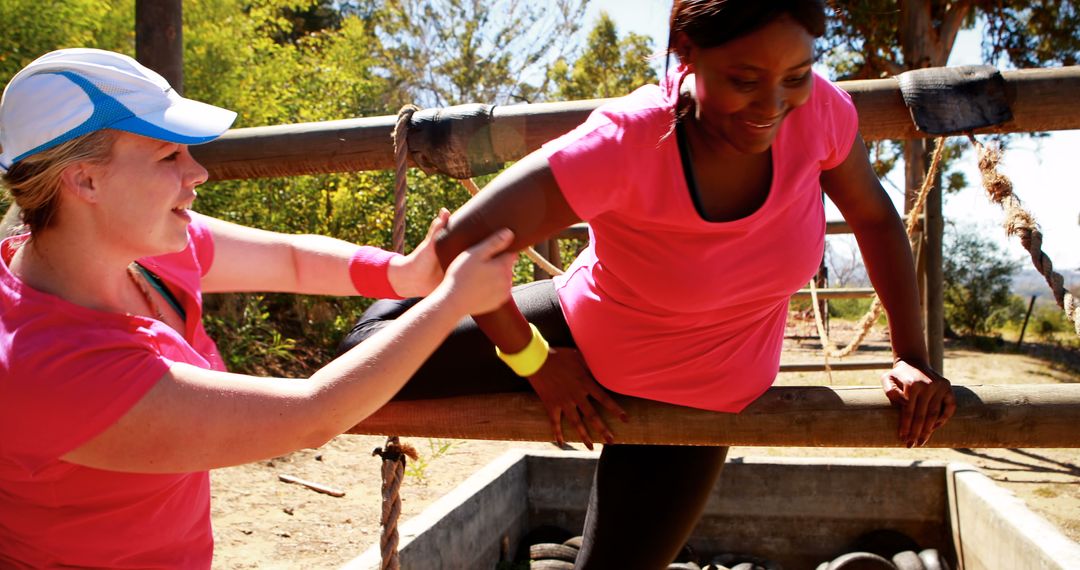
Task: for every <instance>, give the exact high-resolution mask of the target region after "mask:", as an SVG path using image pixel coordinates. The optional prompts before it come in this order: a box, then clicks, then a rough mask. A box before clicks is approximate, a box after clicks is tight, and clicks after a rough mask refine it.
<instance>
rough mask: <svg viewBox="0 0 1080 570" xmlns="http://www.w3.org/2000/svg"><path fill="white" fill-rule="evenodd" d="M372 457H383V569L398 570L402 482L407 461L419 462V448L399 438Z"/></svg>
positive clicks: (390, 439)
mask: <svg viewBox="0 0 1080 570" xmlns="http://www.w3.org/2000/svg"><path fill="white" fill-rule="evenodd" d="M371 454H372V455H377V456H379V457H381V458H382V500H383V502H382V517H381V518H380V519H379V523H380V524H381V525H382V535H381V536H380V537H379V551H380V552H381V553H382V570H398V568H399V562H398V530H397V525H398V517H400V516H401V493H400V491H401V481H402V479H404V478H405V458H406V457H409V458H412V459H416V458H417V457H418V455H417V454H416V449H414V448H413V447H412V446H411V445H408V444H402V443H401V442H400V441H398V437H397V436H396V435H394V436H390V437H389V438H388V439H387V440H386V445H385V446H383V447H376V448H375V451H372V452H371Z"/></svg>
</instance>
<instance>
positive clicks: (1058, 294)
mask: <svg viewBox="0 0 1080 570" xmlns="http://www.w3.org/2000/svg"><path fill="white" fill-rule="evenodd" d="M968 138H969V139H971V144H972V145H974V146H975V149H976V150H977V151H978V153H979V172H980V173H981V174H982V183H983V188H985V189H986V195H987V197H988V198H990V201H991V202H994V203H995V204H997V205H999V206H1001V207H1002V209H1003V210H1004V211H1005V233H1007V234H1008V235H1010V236H1017V237H1019V238H1020V243H1021V245H1023V246H1024V249H1026V250H1028V253H1029V254H1030V255H1031V263H1032V264H1033V265H1034V266H1035V269H1038V270H1039V273H1041V274H1042V276H1043V277H1044V278H1045V279H1046V283H1047V284H1048V285H1049V286H1050V290H1051V291H1052V292H1053V293H1054V299H1055V300H1056V301H1057V304H1058V306H1059V307H1061V308H1062V309H1064V310H1065V316H1066V317H1068V319H1069V320H1070V321H1072V323H1073V328H1074V329H1075V330H1076V334H1078V335H1080V310H1077V309H1080V302H1077V299H1076V297H1074V296H1073V295H1072V293H1069V291H1067V290H1066V289H1065V279H1064V278H1063V277H1062V276H1061V274H1060V273H1058V272H1056V271H1054V263H1053V262H1052V261H1051V260H1050V257H1049V256H1048V255H1046V253H1045V252H1043V250H1042V241H1043V236H1042V231H1041V230H1040V229H1039V225H1038V223H1037V222H1036V221H1035V217H1034V216H1032V215H1031V212H1028V211H1027V210H1026V209H1024V207H1023V206H1021V205H1020V199H1019V198H1017V197H1016V195H1015V194H1013V188H1012V181H1011V180H1009V178H1008V177H1007V176H1005V175H1004V174H1001V173H1000V172H998V170H997V166H998V163H999V162H1000V161H1001V150H1000V149H999V148H997V147H987V146H985V145H983V144H982V143H980V142H979V141H977V140H975V137H974V136H972V135H968Z"/></svg>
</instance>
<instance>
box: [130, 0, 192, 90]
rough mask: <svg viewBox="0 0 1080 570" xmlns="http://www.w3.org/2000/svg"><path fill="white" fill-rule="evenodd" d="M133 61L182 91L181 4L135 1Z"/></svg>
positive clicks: (176, 0) (175, 1) (170, 0)
mask: <svg viewBox="0 0 1080 570" xmlns="http://www.w3.org/2000/svg"><path fill="white" fill-rule="evenodd" d="M135 59H137V60H139V63H141V64H143V65H145V66H146V67H149V68H150V69H153V70H154V71H156V72H158V73H160V74H161V76H162V77H164V78H165V80H166V81H168V82H169V85H171V86H172V88H173V89H174V90H176V92H177V93H183V91H184V23H183V6H182V1H181V0H135Z"/></svg>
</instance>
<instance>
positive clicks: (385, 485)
mask: <svg viewBox="0 0 1080 570" xmlns="http://www.w3.org/2000/svg"><path fill="white" fill-rule="evenodd" d="M418 110H419V108H418V107H416V106H415V105H405V106H404V107H402V108H401V110H400V111H398V118H397V123H396V124H395V125H394V131H393V133H392V134H391V138H392V139H393V141H394V157H395V158H396V159H397V170H396V171H395V172H394V183H395V184H394V225H393V234H392V238H391V240H392V245H393V248H394V251H396V252H397V253H405V213H406V212H405V194H406V192H407V191H408V182H409V181H408V178H406V170H407V169H408V154H409V153H408V151H409V143H408V136H407V135H408V134H409V120H410V119H412V116H413V113H415V112H416V111H418ZM372 455H377V456H379V457H381V458H382V518H381V519H380V521H379V524H380V525H381V527H382V534H381V535H380V536H379V550H380V552H381V554H382V570H398V568H399V563H398V550H397V547H398V530H397V527H398V517H399V516H401V480H402V479H403V478H404V477H405V458H406V457H412V458H413V459H416V458H417V454H416V450H415V449H414V448H413V447H412V446H410V445H403V444H402V443H401V441H400V440H399V439H398V436H396V435H392V436H390V437H388V438H387V439H386V445H384V446H383V447H380V448H375V451H373V452H372Z"/></svg>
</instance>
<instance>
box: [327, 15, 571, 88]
mask: <svg viewBox="0 0 1080 570" xmlns="http://www.w3.org/2000/svg"><path fill="white" fill-rule="evenodd" d="M585 4H586V0H550V1H548V2H521V1H519V0H447V1H442V2H431V1H427V0H392V1H389V2H383V1H381V0H356V1H354V2H350V3H348V10H349V11H350V12H351V13H355V14H358V15H359V17H361V18H362V19H364V20H365V21H367V22H369V24H370V25H371V32H372V37H373V38H374V39H376V40H377V41H378V42H379V43H380V44H381V45H382V46H383V49H382V53H381V57H380V58H379V62H378V65H379V67H380V68H381V71H382V73H383V75H384V77H386V78H387V80H388V81H389V82H390V83H391V85H392V86H393V88H392V90H391V97H392V99H391V100H392V102H396V103H397V105H398V106H400V105H401V104H402V103H406V102H416V103H418V104H420V105H423V106H445V105H455V104H459V103H473V102H484V103H507V102H510V101H534V100H536V99H538V98H542V97H543V96H544V95H545V94H546V93H547V92H548V89H547V86H546V84H545V82H544V78H545V77H546V69H547V66H548V65H549V64H550V62H551V61H553V60H554V59H556V58H557V57H559V56H560V55H562V53H563V52H564V51H565V50H566V49H567V48H568V46H569V45H571V42H572V41H573V40H574V37H575V34H576V33H577V31H578V29H579V28H580V22H581V20H582V16H583V15H584V12H585ZM536 80H539V81H540V83H535V81H536ZM394 94H397V97H396V99H395V98H394ZM403 96H404V97H408V98H407V99H406V98H403Z"/></svg>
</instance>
